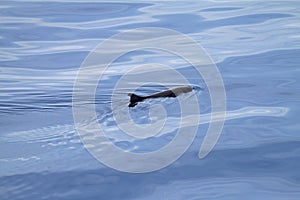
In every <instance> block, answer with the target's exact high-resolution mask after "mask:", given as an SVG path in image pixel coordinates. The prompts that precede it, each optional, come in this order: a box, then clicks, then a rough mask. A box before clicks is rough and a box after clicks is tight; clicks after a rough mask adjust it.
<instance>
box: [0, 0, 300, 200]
mask: <svg viewBox="0 0 300 200" xmlns="http://www.w3.org/2000/svg"><path fill="white" fill-rule="evenodd" d="M299 22H300V3H299V1H297V0H291V1H283V0H282V1H232V0H228V1H210V0H204V1H191V0H188V1H175V0H170V1H156V0H149V1H148V0H145V1H135V0H133V1H123V2H121V1H101V0H99V1H97V0H90V1H83V0H82V1H81V0H57V1H56V0H53V1H52V0H45V1H43V0H12V1H6V0H4V1H1V2H0V24H1V26H0V61H1V62H0V199H1V200H2V199H3V200H5V199H14V200H17V199H72V200H74V199H244V200H246V199H249V200H250V199H272V200H274V199H289V200H292V199H295V200H298V199H300V171H299V169H300V134H299V130H300V126H299V118H298V115H299V114H300V106H299V105H300V104H299V103H300V84H299V82H300V68H299V63H300V23H299ZM143 27H160V28H169V29H173V30H176V31H178V32H181V33H183V34H186V35H187V36H189V37H190V38H192V39H194V40H195V41H196V42H198V43H199V44H201V45H202V46H203V47H204V48H205V50H206V52H207V53H208V54H209V55H210V57H211V58H212V60H213V61H214V62H215V63H216V66H217V67H218V69H219V71H220V73H221V75H222V77H223V81H224V86H225V91H226V96H227V102H226V103H227V111H228V116H227V120H226V121H225V125H224V128H223V131H222V134H221V137H220V139H219V141H218V143H217V145H216V146H215V148H214V149H213V151H212V152H211V153H210V154H209V155H208V156H207V157H205V158H204V159H199V158H198V151H199V147H200V146H201V144H202V141H203V138H204V135H205V132H206V131H207V128H208V123H207V122H206V121H205V120H204V122H203V123H201V124H200V125H199V129H198V133H197V136H196V138H195V140H194V142H193V144H192V145H191V146H190V147H189V148H188V150H187V151H186V152H185V153H184V155H183V156H182V157H180V158H179V159H178V160H177V161H176V162H174V163H172V164H171V165H169V166H167V167H165V168H163V169H161V170H158V171H154V172H149V173H141V174H134V173H126V172H120V171H117V170H114V169H111V168H109V167H107V166H105V165H103V164H102V163H101V162H99V161H97V160H96V159H95V158H94V157H93V156H92V155H91V154H89V152H88V151H87V150H86V148H85V147H84V145H83V143H82V142H81V140H80V137H79V136H78V134H77V132H76V130H75V127H74V122H73V115H72V93H73V85H74V82H75V80H76V76H77V72H78V69H79V68H80V66H81V64H82V62H83V61H84V59H85V58H86V57H87V56H88V54H89V53H90V52H91V51H92V50H93V49H94V48H95V47H96V46H97V45H98V44H99V43H101V42H103V41H104V40H105V39H108V38H110V37H111V36H113V35H115V34H117V33H121V32H122V31H126V30H131V29H134V28H143ZM116 48H118V47H116ZM104 53H105V52H104ZM152 62H153V63H155V62H156V63H162V64H165V65H169V66H176V65H183V66H184V67H182V68H180V69H179V72H180V73H181V74H183V75H185V77H187V79H188V81H189V82H190V83H191V84H198V85H199V86H200V87H201V88H202V87H203V91H199V93H197V94H196V95H197V96H198V97H200V99H202V100H201V101H200V102H199V107H200V109H201V112H203V114H204V119H206V118H205V116H206V117H207V119H209V116H208V115H207V114H208V113H209V112H210V101H209V94H208V91H207V90H205V83H204V82H203V80H199V79H198V76H196V75H195V71H194V70H193V68H192V66H190V65H186V63H185V64H183V63H182V61H181V59H179V58H178V57H176V56H174V55H170V54H168V53H166V52H160V53H158V52H147V51H137V52H131V53H129V54H126V55H124V56H123V57H121V58H120V59H118V60H117V61H116V62H115V63H114V64H115V65H116V66H117V67H119V68H118V70H119V71H117V72H114V73H110V74H109V73H108V74H107V77H108V78H107V79H106V80H104V82H103V85H102V87H100V86H99V87H98V89H97V93H96V97H95V98H96V100H97V101H96V102H97V106H96V111H97V112H98V119H97V120H98V121H99V123H100V125H101V124H102V125H103V126H105V127H107V132H106V134H107V135H108V137H110V139H111V141H112V142H114V144H115V145H117V146H118V147H120V148H122V149H124V150H126V151H132V152H149V151H155V150H157V149H159V148H161V147H162V146H164V145H166V144H168V142H170V141H171V140H172V139H173V138H174V133H173V132H172V133H170V134H165V135H160V136H159V137H154V138H149V139H147V140H134V141H132V140H129V139H128V138H127V137H123V136H121V135H118V133H119V129H117V128H116V127H117V126H116V124H114V123H108V122H110V120H111V111H110V110H109V108H110V107H109V105H110V98H111V96H112V92H111V91H112V90H113V87H114V84H115V83H116V81H118V79H119V78H120V73H121V70H122V69H129V68H131V67H132V66H137V65H141V64H147V63H152ZM163 78H165V77H162V79H163ZM174 85H176V83H174ZM145 87H146V88H147V86H145ZM161 89H164V87H163V86H161V85H157V86H149V88H148V90H142V89H141V90H140V91H139V92H140V93H142V94H145V95H146V94H150V93H152V92H157V91H160V90H161ZM147 91H148V93H147ZM149 91H150V92H149ZM121 94H122V93H121ZM187 98H188V96H187ZM120 102H121V100H120ZM123 102H125V104H123ZM127 102H128V97H127V93H126V92H124V99H123V100H122V103H120V105H121V106H122V105H124V106H125V107H126V106H127V104H126V103H127ZM152 103H153V102H152V101H150V102H148V101H147V102H144V103H142V104H141V105H139V107H137V109H140V110H138V112H133V113H131V114H132V115H133V117H134V116H135V121H136V122H137V123H148V122H149V119H148V118H147V117H148V109H149V105H151V104H152ZM154 103H157V102H155V100H154ZM176 103H178V102H177V101H176V100H174V99H167V100H164V101H163V105H168V106H170V107H168V108H169V111H171V112H173V116H174V119H176V117H177V115H179V114H180V111H179V110H176V109H177V108H176V105H177V104H176ZM174 105H175V106H174ZM172 106H173V107H172ZM145 116H146V117H145ZM175 122H177V121H176V120H175V121H174V122H173V123H172V122H171V123H169V124H167V125H168V126H170V127H171V128H172V127H177V126H176V124H175ZM175 130H176V128H175Z"/></svg>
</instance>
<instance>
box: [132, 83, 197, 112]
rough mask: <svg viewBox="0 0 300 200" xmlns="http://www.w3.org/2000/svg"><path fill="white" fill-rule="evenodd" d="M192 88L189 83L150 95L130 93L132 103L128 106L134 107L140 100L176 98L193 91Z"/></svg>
mask: <svg viewBox="0 0 300 200" xmlns="http://www.w3.org/2000/svg"><path fill="white" fill-rule="evenodd" d="M192 90H193V87H192V86H189V85H188V86H183V87H177V88H173V89H171V90H166V91H163V92H159V93H156V94H152V95H149V96H138V95H136V94H133V93H129V94H128V96H130V104H129V105H128V107H134V106H136V105H137V104H138V102H142V101H144V100H145V99H153V98H163V97H173V98H175V97H177V96H178V95H180V94H182V93H188V92H191V91H192Z"/></svg>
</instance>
